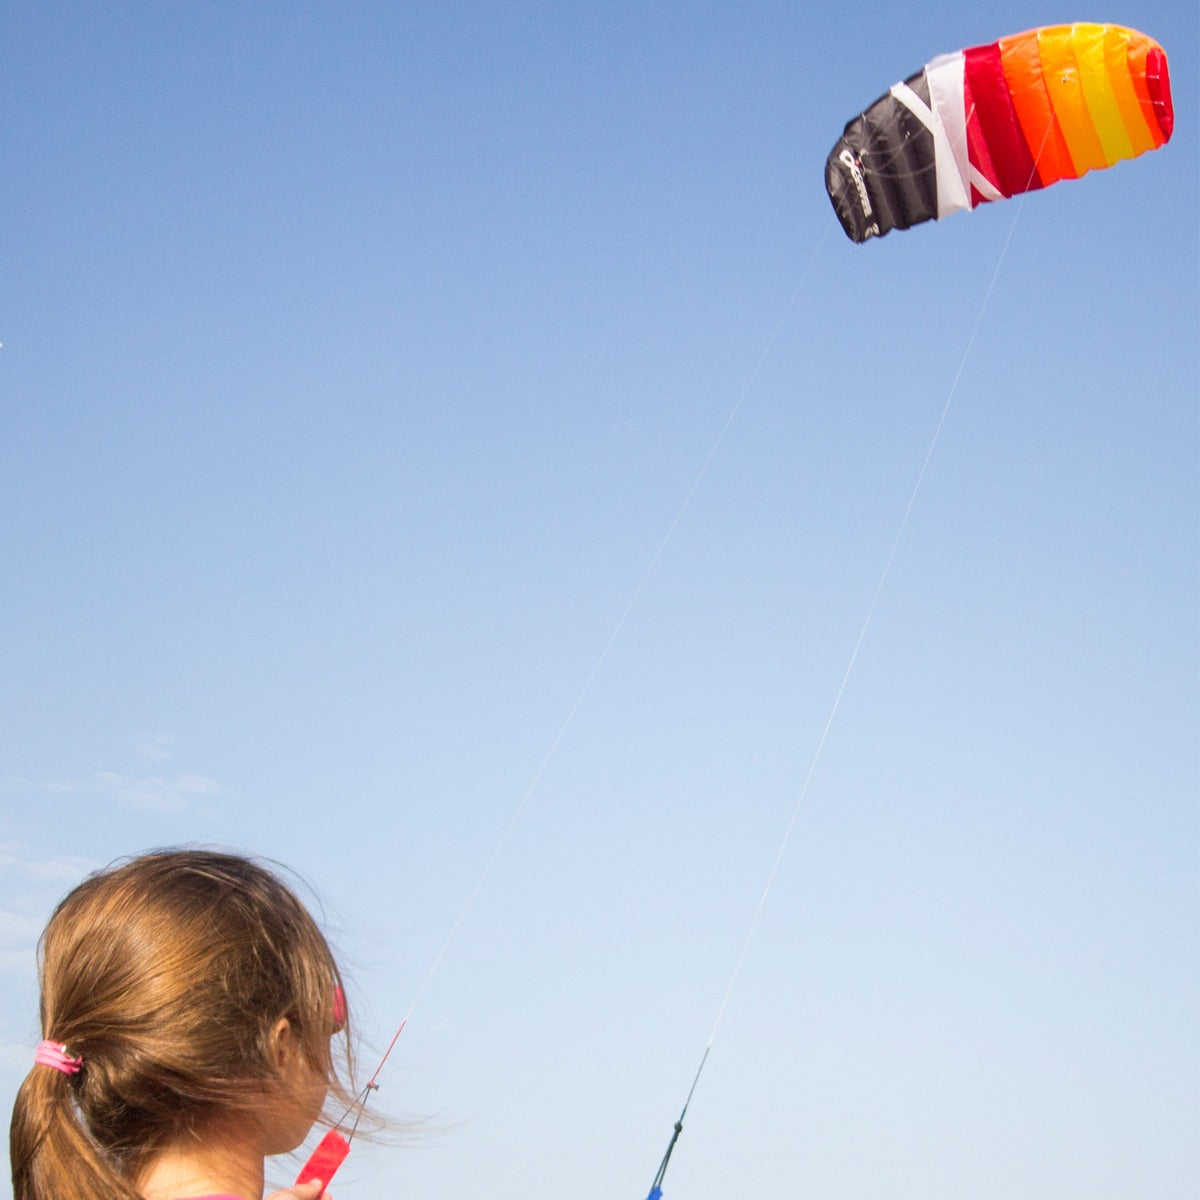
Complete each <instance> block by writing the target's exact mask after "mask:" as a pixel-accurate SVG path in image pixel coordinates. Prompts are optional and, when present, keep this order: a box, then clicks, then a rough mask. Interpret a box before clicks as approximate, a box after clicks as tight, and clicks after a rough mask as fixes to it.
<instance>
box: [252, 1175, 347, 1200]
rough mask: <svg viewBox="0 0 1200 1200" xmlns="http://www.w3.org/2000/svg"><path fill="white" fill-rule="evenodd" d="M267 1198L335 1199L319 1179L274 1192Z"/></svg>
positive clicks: (282, 1199)
mask: <svg viewBox="0 0 1200 1200" xmlns="http://www.w3.org/2000/svg"><path fill="white" fill-rule="evenodd" d="M267 1200H333V1197H332V1196H331V1195H330V1194H329V1193H328V1192H327V1191H325V1185H324V1184H323V1183H322V1182H321V1181H320V1180H319V1179H310V1180H309V1181H308V1182H307V1183H298V1184H295V1185H294V1186H293V1187H290V1188H283V1189H282V1190H281V1191H278V1192H272V1193H271V1194H270V1195H269V1196H268V1197H267Z"/></svg>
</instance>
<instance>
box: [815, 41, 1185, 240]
mask: <svg viewBox="0 0 1200 1200" xmlns="http://www.w3.org/2000/svg"><path fill="white" fill-rule="evenodd" d="M1174 124H1175V117H1174V109H1173V108H1172V105H1171V84H1170V77H1169V75H1168V71H1167V56H1166V54H1165V53H1164V52H1163V48H1162V47H1161V46H1160V45H1159V44H1158V43H1157V42H1156V41H1154V40H1153V39H1152V38H1149V37H1147V36H1146V35H1145V34H1144V33H1138V32H1137V31H1136V30H1133V29H1125V28H1123V27H1121V26H1119V25H1092V24H1086V23H1080V24H1076V25H1054V26H1046V27H1044V28H1041V29H1031V30H1029V31H1027V32H1025V33H1019V34H1017V35H1016V36H1015V37H1006V38H1000V39H999V40H998V41H995V42H992V43H990V44H989V45H986V46H973V47H971V48H970V49H968V50H960V51H958V52H957V53H954V54H944V55H942V56H940V57H939V58H935V59H934V60H933V61H932V62H931V63H929V64H928V65H927V66H925V67H924V68H923V69H922V70H921V71H918V72H917V73H916V74H915V75H911V76H909V78H908V79H906V80H904V82H903V83H898V84H896V85H895V86H894V87H893V88H892V89H891V90H890V91H889V92H888V93H887V94H886V95H884V96H881V97H880V98H879V99H878V100H876V101H875V103H874V104H872V105H871V106H870V108H868V109H867V110H866V111H865V112H863V113H861V114H859V116H857V117H855V118H854V119H853V120H852V121H850V122H849V124H847V126H846V129H845V132H844V133H843V134H842V136H841V138H839V139H838V142H837V145H835V146H834V148H833V149H832V150H831V151H830V153H829V158H828V159H827V161H826V163H825V189H826V191H828V193H829V198H830V200H831V201H832V202H833V207H834V210H835V211H836V212H837V215H838V220H840V221H841V223H842V228H843V229H844V230H845V231H846V234H847V236H848V237H850V238H851V239H852V240H853V241H856V242H865V241H867V240H868V239H870V238H873V237H882V236H883V234H885V233H887V232H888V231H889V230H892V229H907V228H909V227H910V226H912V225H917V224H919V223H920V222H922V221H928V220H932V219H935V218H937V219H940V218H942V217H945V216H948V215H949V214H950V213H952V212H959V211H961V210H963V209H973V208H975V207H976V206H977V205H979V204H982V203H985V202H986V201H990V200H1000V199H1003V198H1005V197H1008V196H1015V195H1018V194H1020V193H1023V192H1028V191H1033V190H1034V189H1037V188H1043V187H1048V186H1049V185H1050V184H1052V183H1057V182H1058V181H1059V180H1062V179H1078V178H1079V177H1080V176H1081V175H1084V174H1086V173H1087V172H1088V171H1092V170H1098V169H1100V168H1103V167H1111V166H1112V165H1113V164H1114V163H1117V162H1119V161H1120V160H1121V159H1124V158H1136V157H1137V156H1138V155H1139V154H1143V153H1145V152H1146V151H1147V150H1155V149H1157V148H1158V147H1159V146H1162V145H1163V144H1165V143H1166V142H1167V141H1168V140H1169V139H1170V137H1171V132H1172V130H1173V128H1174Z"/></svg>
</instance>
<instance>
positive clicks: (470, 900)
mask: <svg viewBox="0 0 1200 1200" xmlns="http://www.w3.org/2000/svg"><path fill="white" fill-rule="evenodd" d="M833 226H834V222H833V218H832V217H831V218H830V220H829V222H828V224H827V225H826V227H825V230H824V232H823V233H822V234H821V237H820V238H819V239H818V241H817V245H816V248H815V249H814V250H813V252H812V255H811V256H810V258H809V261H808V265H807V266H806V267H805V269H804V272H803V273H802V274H801V276H800V281H799V282H798V283H797V284H796V287H795V288H794V289H793V291H792V294H791V297H790V298H789V300H788V302H787V303H786V304H785V305H784V308H783V312H782V314H781V315H780V317H779V319H778V320H777V321H776V323H775V326H774V328H773V329H772V331H771V334H770V336H769V337H768V338H767V340H766V343H765V345H764V346H763V349H762V352H761V353H760V354H759V356H758V359H757V361H756V362H755V364H754V366H753V368H752V369H751V371H750V374H749V376H748V377H747V379H746V382H745V384H744V385H743V387H742V389H741V391H740V393H739V394H738V397H737V400H736V401H735V402H734V404H733V407H732V408H731V409H730V410H729V415H728V416H727V417H726V418H725V421H724V424H722V426H721V428H720V429H719V430H718V432H717V435H716V438H715V439H714V440H713V444H712V447H711V448H710V450H709V452H708V454H707V455H706V456H705V458H704V461H703V462H702V463H701V464H700V468H699V470H698V471H697V472H696V475H695V478H694V479H693V480H692V483H691V486H690V487H689V488H688V490H687V493H686V494H685V495H684V497H683V500H682V501H681V502H680V504H679V507H678V509H677V510H676V512H675V515H674V517H673V518H672V519H671V523H670V524H669V525H668V526H667V530H666V533H664V534H663V536H662V539H661V540H660V542H659V544H658V548H657V549H656V550H655V551H654V554H653V555H652V556H651V558H650V561H649V563H648V564H647V566H646V569H645V570H644V571H643V572H642V575H641V578H640V579H639V580H638V583H637V586H636V587H635V588H634V589H633V592H632V594H631V595H630V597H629V600H628V601H627V603H626V604H625V607H624V608H623V609H622V610H621V614H620V616H619V617H618V618H617V622H616V624H615V625H614V626H613V629H612V632H611V633H610V634H609V635H608V640H607V641H606V642H605V643H604V646H603V648H602V649H601V651H600V653H599V655H597V657H596V661H595V663H594V664H593V665H592V669H591V671H590V672H589V673H588V675H587V678H586V679H585V680H584V682H583V686H582V687H581V688H580V689H579V693H578V695H577V696H576V697H575V700H574V702H573V703H572V704H571V707H570V708H569V709H568V710H567V715H566V717H565V718H564V719H563V721H562V724H561V725H560V726H559V728H558V732H557V733H556V734H555V735H554V738H553V739H552V741H551V742H550V746H549V749H547V751H546V753H545V755H544V756H543V757H542V761H541V763H540V764H539V766H538V768H537V770H536V771H535V772H534V774H533V778H532V780H531V781H530V783H529V786H528V787H527V788H526V789H525V792H524V794H523V795H522V797H521V800H520V802H519V803H518V804H517V806H516V808H515V809H514V810H513V813H512V816H511V817H509V819H508V824H507V825H506V826H505V827H504V830H503V832H502V833H501V834H500V837H499V839H498V840H497V842H496V845H495V847H494V848H493V849H492V852H491V854H490V855H489V856H488V858H487V861H486V862H485V863H484V865H483V870H482V871H481V872H480V874H479V878H478V879H477V880H476V882H475V886H474V887H473V888H472V889H471V892H470V894H469V895H468V896H467V899H466V901H465V902H464V904H463V906H462V908H461V909H460V910H459V913H458V916H457V917H456V918H455V920H454V922H453V924H452V925H451V926H450V931H449V933H448V934H447V935H446V940H445V941H444V942H443V943H442V946H441V949H440V950H438V952H437V954H436V955H434V958H433V962H432V963H431V964H430V967H429V970H428V971H426V973H425V976H424V978H423V979H422V980H421V982H420V984H419V985H418V986H417V990H416V991H415V992H414V993H413V997H412V1000H411V1001H410V1003H409V1007H408V1011H407V1012H406V1013H405V1015H404V1019H403V1020H402V1021H401V1022H400V1025H399V1026H398V1028H397V1029H396V1031H395V1033H394V1034H393V1035H392V1039H391V1041H390V1042H389V1043H388V1047H387V1049H386V1050H385V1051H384V1053H383V1057H382V1058H381V1059H380V1061H379V1065H378V1066H377V1067H376V1068H375V1071H374V1073H373V1074H372V1076H371V1078H370V1080H369V1081H368V1082H367V1083H366V1084H365V1085H364V1087H363V1088H362V1090H361V1091H360V1092H359V1093H358V1094H357V1095H356V1097H355V1099H354V1101H353V1103H352V1104H351V1105H350V1106H349V1107H348V1108H347V1109H346V1110H345V1112H343V1113H342V1115H341V1117H340V1118H339V1119H338V1121H337V1122H336V1123H335V1124H334V1126H333V1128H332V1129H330V1130H329V1131H328V1132H327V1133H326V1134H325V1136H324V1137H323V1138H322V1139H321V1141H320V1142H319V1143H318V1145H317V1148H316V1149H315V1150H314V1151H313V1153H312V1155H311V1157H310V1158H309V1159H308V1161H307V1162H306V1163H305V1164H304V1167H303V1168H302V1169H301V1171H300V1174H299V1176H298V1177H297V1179H296V1182H297V1184H300V1183H305V1182H307V1181H308V1180H311V1179H320V1180H322V1181H323V1182H324V1183H326V1184H328V1183H329V1181H330V1179H331V1178H332V1176H333V1173H334V1172H335V1171H336V1170H337V1169H338V1167H339V1166H341V1164H342V1163H343V1162H344V1161H345V1159H346V1156H347V1155H348V1154H349V1153H350V1142H351V1141H352V1140H353V1138H354V1134H355V1132H356V1131H357V1129H358V1125H359V1122H360V1121H361V1120H362V1117H363V1114H364V1113H365V1112H366V1106H367V1103H368V1101H369V1100H370V1097H371V1093H372V1092H375V1091H378V1090H379V1075H380V1073H381V1072H382V1070H383V1068H384V1066H385V1065H386V1063H387V1061H388V1058H389V1057H390V1056H391V1053H392V1051H393V1050H394V1049H395V1046H396V1043H397V1041H399V1039H400V1035H401V1034H402V1033H403V1032H404V1029H405V1026H406V1025H407V1024H408V1022H409V1020H410V1018H411V1017H412V1013H413V1010H414V1009H415V1008H416V1006H417V1003H418V1001H419V1000H420V998H421V996H422V995H423V994H424V992H425V989H426V988H427V987H428V986H429V983H430V981H431V980H432V979H433V977H434V975H435V974H436V973H437V970H438V967H439V966H440V965H441V963H442V960H443V959H444V958H445V956H446V954H447V952H448V951H449V949H450V947H451V945H452V944H453V943H454V941H455V939H456V938H457V936H458V932H459V930H460V929H461V928H462V925H463V923H464V922H465V920H466V919H467V915H468V914H469V913H470V911H471V909H472V908H473V907H474V904H475V900H476V898H477V897H478V896H479V893H480V892H481V891H482V890H483V887H484V884H485V883H486V882H487V880H488V878H489V876H490V875H491V873H492V868H493V867H494V866H495V864H496V861H497V859H499V857H500V855H501V853H502V852H503V851H504V848H505V846H506V845H507V844H508V841H509V839H510V838H511V836H512V833H513V830H514V829H515V828H516V826H517V822H518V821H519V820H520V819H521V816H522V814H523V813H524V812H525V809H526V808H527V807H528V805H529V802H530V800H531V799H532V798H533V794H534V792H536V791H537V788H538V785H539V784H540V783H541V781H542V777H543V775H545V773H546V769H547V768H548V767H549V765H550V763H551V761H552V760H553V758H554V756H555V754H556V753H557V751H558V747H559V745H560V744H561V743H562V740H563V738H564V737H566V735H567V731H568V730H569V729H570V728H571V726H572V724H573V723H574V721H575V717H576V715H577V714H578V712H579V710H580V708H581V707H582V706H583V702H584V700H586V699H587V696H588V693H589V692H590V691H591V688H592V684H593V683H594V682H595V680H596V677H597V676H598V675H599V674H600V671H601V669H602V668H603V666H604V664H605V662H606V661H607V659H608V656H609V654H610V652H611V651H612V648H613V646H614V645H616V642H617V639H618V638H619V637H620V635H621V631H622V630H623V629H624V628H625V624H626V622H627V621H628V620H629V617H630V614H631V613H632V612H633V610H634V608H635V607H636V605H637V603H638V600H639V599H640V598H641V595H642V593H643V591H645V588H646V585H647V583H648V582H649V581H650V577H651V576H652V575H653V574H654V571H655V569H656V568H657V567H658V564H659V561H660V560H661V559H662V556H663V554H664V553H665V552H666V549H667V546H668V545H669V544H670V542H671V540H672V538H673V537H674V536H675V531H676V530H677V529H678V528H679V525H680V522H681V521H682V520H683V517H684V514H685V513H686V512H687V510H688V508H689V507H690V505H691V502H692V500H693V499H694V497H695V495H696V493H697V492H698V491H699V490H700V485H701V484H702V483H703V481H704V478H705V476H706V475H707V474H708V469H709V467H710V466H711V465H712V463H713V460H714V459H715V458H716V457H717V454H718V453H719V452H720V449H721V446H722V444H723V443H724V441H725V437H726V435H727V434H728V433H729V430H730V428H731V427H732V426H733V423H734V421H735V420H736V419H737V416H738V414H739V413H740V412H741V410H742V408H743V407H744V405H745V403H746V400H747V398H748V396H749V395H750V390H751V388H752V387H753V386H754V384H755V382H756V381H757V379H758V376H759V374H760V373H761V371H762V368H763V365H764V364H765V363H766V361H767V359H768V357H769V356H770V353H771V351H772V349H773V348H774V346H775V342H776V341H777V340H778V338H779V335H780V333H782V332H783V329H784V326H785V325H786V324H787V322H788V319H789V318H790V317H791V315H792V311H793V310H794V309H795V307H796V302H797V301H798V300H799V298H800V295H801V293H802V292H803V291H804V288H805V285H806V284H807V283H808V280H809V277H810V276H811V275H812V273H813V270H814V268H815V267H816V265H817V261H818V259H819V258H820V255H821V251H822V250H823V249H824V247H825V243H826V242H827V241H828V240H829V234H830V232H831V231H832V229H833ZM698 1078H699V1075H698V1074H697V1079H698ZM693 1086H694V1085H693ZM347 1125H349V1129H348V1131H347V1132H346V1133H345V1134H343V1133H342V1130H343V1128H344V1127H346V1126H347ZM664 1169H665V1163H664Z"/></svg>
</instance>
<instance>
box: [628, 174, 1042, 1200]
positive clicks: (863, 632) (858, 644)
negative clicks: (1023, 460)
mask: <svg viewBox="0 0 1200 1200" xmlns="http://www.w3.org/2000/svg"><path fill="white" fill-rule="evenodd" d="M1024 203H1025V197H1024V196H1023V195H1022V196H1021V198H1020V200H1019V201H1018V203H1017V205H1016V208H1015V209H1014V212H1013V219H1012V222H1011V224H1010V225H1009V228H1008V234H1007V235H1006V237H1005V239H1004V242H1003V244H1002V245H1001V247H1000V254H999V256H998V257H997V259H996V265H995V267H994V268H993V270H992V275H991V279H990V280H989V281H988V285H987V288H986V289H985V291H984V294H983V300H982V301H981V303H980V305H979V311H978V312H977V313H976V315H975V322H974V324H973V325H972V327H971V332H970V334H969V335H968V337H967V342H966V346H965V347H964V349H963V352H962V357H961V358H960V359H959V362H958V368H957V370H956V371H955V372H954V377H953V379H952V380H951V383H950V388H949V390H948V391H947V393H946V399H945V402H944V403H943V405H942V410H941V414H940V415H939V416H938V419H937V424H936V425H935V426H934V430H933V435H932V436H931V437H930V439H929V446H928V448H927V449H926V451H925V457H924V459H923V460H922V462H921V466H920V469H919V470H918V471H917V475H916V480H915V481H914V483H913V486H912V490H911V491H910V493H909V496H908V503H907V504H906V505H905V507H904V512H903V514H902V515H901V517H900V522H899V524H898V525H897V527H896V533H895V536H894V537H893V538H892V544H891V547H890V548H889V550H888V553H887V557H886V558H885V560H884V564H883V569H882V570H881V571H880V573H879V579H878V581H877V582H876V584H875V590H874V592H873V593H872V595H871V600H870V603H869V604H868V605H867V611H866V616H864V617H863V621H862V624H861V626H860V627H859V631H858V637H857V638H856V639H855V642H854V647H853V649H852V650H851V651H850V658H849V660H848V661H847V663H846V669H845V671H844V672H843V673H842V679H841V682H840V683H839V684H838V687H837V691H836V692H835V693H834V697H833V703H832V704H831V705H830V708H829V715H828V716H827V717H826V718H825V725H824V727H823V728H822V730H821V736H820V737H819V738H818V739H817V745H816V749H815V750H814V751H813V754H812V758H811V760H810V762H809V764H808V771H807V773H806V774H805V776H804V780H803V782H802V783H801V785H800V790H799V792H798V793H797V796H796V802H795V804H794V805H793V806H792V813H791V816H790V818H789V819H788V823H787V825H786V827H785V828H784V831H783V837H782V838H781V839H780V842H779V848H778V850H777V851H776V853H775V859H774V861H773V862H772V864H771V869H770V870H769V871H768V873H767V880H766V883H765V885H764V886H763V889H762V893H761V894H760V896H759V899H758V905H757V907H756V908H755V910H754V914H753V916H752V917H751V918H750V924H749V927H748V929H747V931H746V937H745V939H744V941H743V942H742V948H741V950H740V951H739V952H738V956H737V959H736V961H735V963H734V967H733V972H732V974H731V975H730V977H729V983H728V985H727V986H726V988H725V994H724V996H723V997H722V999H721V1004H720V1007H719V1008H718V1010H717V1017H716V1020H715V1021H714V1022H713V1027H712V1032H711V1033H710V1034H709V1035H708V1041H707V1042H706V1043H705V1046H704V1053H703V1054H702V1055H701V1056H700V1065H699V1066H698V1067H697V1068H696V1073H695V1075H694V1076H693V1077H692V1085H691V1087H690V1088H689V1089H688V1093H687V1098H686V1100H684V1103H683V1109H682V1110H681V1111H680V1114H679V1118H678V1120H677V1121H676V1122H675V1126H674V1128H673V1130H672V1132H671V1140H670V1141H669V1142H668V1143H667V1149H666V1153H665V1154H664V1155H663V1157H662V1161H661V1162H660V1163H659V1167H658V1171H657V1173H656V1174H655V1176H654V1181H653V1183H652V1184H651V1185H650V1192H649V1194H648V1195H647V1197H646V1200H661V1197H662V1185H663V1180H664V1178H665V1177H666V1173H667V1166H668V1165H669V1163H670V1161H671V1153H672V1151H673V1150H674V1149H675V1143H676V1142H677V1141H679V1135H680V1134H681V1133H682V1132H683V1119H684V1117H685V1116H687V1111H688V1107H689V1105H690V1104H691V1103H692V1097H693V1096H694V1095H695V1093H696V1085H697V1084H698V1083H699V1082H700V1076H701V1075H702V1074H703V1072H704V1066H705V1064H706V1063H707V1062H708V1056H709V1053H710V1052H711V1050H712V1047H713V1042H714V1041H715V1040H716V1036H717V1031H718V1030H719V1029H720V1027H721V1022H722V1021H723V1020H724V1019H725V1010H726V1009H727V1008H728V1007H729V1001H730V998H731V997H732V995H733V990H734V988H735V987H736V986H737V981H738V978H739V976H740V975H741V973H742V966H743V964H744V963H745V961H746V955H747V953H748V952H749V949H750V943H751V942H752V941H753V940H754V935H755V933H756V932H757V931H758V925H759V922H760V920H761V919H762V914H763V910H764V909H765V908H766V906H767V899H768V897H769V896H770V894H771V889H772V887H773V886H774V884H775V877H776V876H777V875H778V874H779V868H780V865H781V864H782V863H783V858H784V855H785V854H786V852H787V847H788V843H789V842H790V841H791V837H792V832H793V830H794V829H795V827H796V822H797V820H798V819H799V817H800V810H801V809H802V808H803V807H804V801H805V799H806V797H807V796H808V789H809V785H810V784H811V783H812V780H813V776H814V774H815V773H816V770H817V765H818V763H819V762H820V760H821V753H822V751H823V750H824V749H825V742H826V741H827V740H828V737H829V732H830V730H831V729H832V728H833V723H834V719H835V718H836V717H837V713H838V709H839V708H840V707H841V703H842V697H843V695H844V694H845V692H846V687H847V685H848V684H849V682H850V676H851V675H852V674H853V673H854V666H855V664H856V663H857V661H858V655H859V651H860V650H861V649H862V646H863V642H865V641H866V637H867V632H868V630H869V629H870V627H871V622H872V620H873V619H874V616H875V610H876V608H877V607H878V606H879V598H880V596H881V595H882V594H883V589H884V586H885V585H886V584H887V580H888V576H889V575H890V574H891V570H892V563H893V562H894V561H895V558H896V552H897V551H898V550H899V548H900V543H901V541H902V540H903V538H904V532H905V530H906V529H907V528H908V523H909V519H910V518H911V516H912V512H913V508H914V507H915V506H916V502H917V495H918V494H919V493H920V491H921V485H922V484H923V483H924V481H925V476H926V474H927V473H928V471H929V464H930V463H931V462H932V460H933V455H934V451H935V450H936V449H937V445H938V442H939V441H940V439H941V436H942V430H943V428H944V427H945V424H946V418H947V417H948V416H949V415H950V409H951V406H952V405H953V403H954V398H955V396H956V394H957V393H958V385H959V383H960V382H961V380H962V375H963V371H964V370H965V368H966V365H967V360H968V358H970V355H971V350H972V348H973V346H974V345H975V339H976V337H977V336H978V334H979V330H980V327H981V326H982V324H983V318H984V314H985V313H986V311H987V307H988V303H989V301H990V300H991V298H992V292H993V291H995V288H996V281H997V280H998V279H999V277H1000V270H1001V268H1002V267H1003V265H1004V260H1005V258H1006V256H1007V255H1008V248H1009V245H1010V243H1011V242H1012V238H1013V234H1014V233H1015V232H1016V228H1017V220H1018V218H1019V217H1020V215H1021V209H1022V207H1023V206H1024Z"/></svg>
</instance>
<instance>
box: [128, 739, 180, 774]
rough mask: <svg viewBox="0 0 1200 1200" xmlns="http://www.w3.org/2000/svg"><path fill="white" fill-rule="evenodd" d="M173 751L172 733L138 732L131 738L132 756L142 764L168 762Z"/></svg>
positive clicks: (173, 740)
mask: <svg viewBox="0 0 1200 1200" xmlns="http://www.w3.org/2000/svg"><path fill="white" fill-rule="evenodd" d="M174 753H175V735H174V734H171V733H139V734H137V735H136V736H135V737H134V739H133V754H134V757H135V758H136V759H137V761H138V762H139V763H140V764H141V765H143V766H150V765H151V764H154V763H164V762H169V761H170V759H171V757H172V755H173V754H174Z"/></svg>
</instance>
